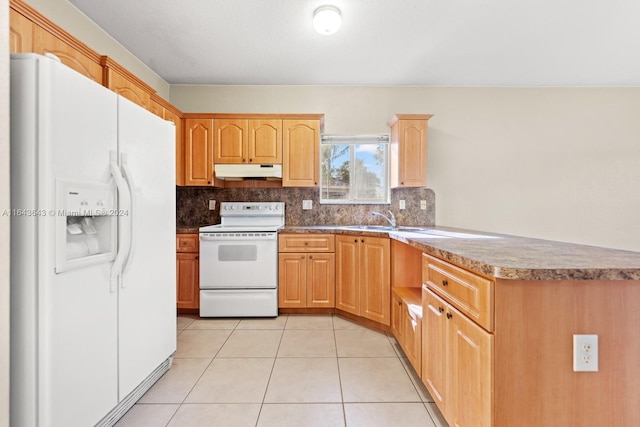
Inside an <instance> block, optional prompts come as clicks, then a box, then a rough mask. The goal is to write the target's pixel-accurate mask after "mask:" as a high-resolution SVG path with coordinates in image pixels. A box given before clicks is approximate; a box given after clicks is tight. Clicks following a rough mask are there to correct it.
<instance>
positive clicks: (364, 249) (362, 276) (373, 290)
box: [336, 235, 391, 326]
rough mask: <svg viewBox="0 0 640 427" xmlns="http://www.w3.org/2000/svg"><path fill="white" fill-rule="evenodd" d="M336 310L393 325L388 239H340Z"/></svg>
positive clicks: (341, 237)
mask: <svg viewBox="0 0 640 427" xmlns="http://www.w3.org/2000/svg"><path fill="white" fill-rule="evenodd" d="M336 309H339V310H343V311H345V312H347V313H351V314H354V315H356V316H361V317H364V318H366V319H370V320H373V321H375V322H378V323H380V324H382V325H385V326H390V325H391V274H390V243H389V238H388V237H369V236H356V235H338V236H336Z"/></svg>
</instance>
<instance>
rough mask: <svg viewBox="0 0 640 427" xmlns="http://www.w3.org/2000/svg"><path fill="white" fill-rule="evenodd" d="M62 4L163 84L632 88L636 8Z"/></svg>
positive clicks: (119, 0) (215, 1)
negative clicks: (337, 14)
mask: <svg viewBox="0 0 640 427" xmlns="http://www.w3.org/2000/svg"><path fill="white" fill-rule="evenodd" d="M70 2H71V3H72V4H74V5H75V6H76V7H77V8H79V9H80V10H81V11H82V12H83V13H84V14H85V15H87V16H88V17H89V18H90V19H91V20H93V21H94V22H96V23H97V24H98V25H99V26H100V27H102V28H103V29H104V30H105V31H106V32H108V33H109V34H110V35H111V36H112V37H114V38H115V39H116V40H118V41H119V42H120V43H121V44H122V45H123V46H124V47H126V48H127V49H128V50H130V51H131V52H132V53H133V54H134V55H135V56H137V57H138V58H139V59H140V60H142V61H143V62H144V63H145V64H147V65H148V66H149V67H150V68H151V69H152V70H154V71H155V72H156V73H157V74H159V75H160V76H161V77H162V78H163V79H164V80H166V81H167V82H168V83H170V84H219V85H402V86H640V1H638V0H180V1H176V0H136V1H131V0H108V1H107V0H102V1H96V0H70ZM324 4H333V5H335V6H337V7H338V8H340V9H341V11H342V18H343V23H342V28H341V29H340V31H338V33H336V34H334V35H331V36H323V35H320V34H317V33H316V32H315V31H314V30H313V27H312V24H311V19H312V16H313V11H314V10H315V9H316V8H317V7H318V6H321V5H324Z"/></svg>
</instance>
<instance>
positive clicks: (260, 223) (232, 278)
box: [199, 202, 284, 317]
mask: <svg viewBox="0 0 640 427" xmlns="http://www.w3.org/2000/svg"><path fill="white" fill-rule="evenodd" d="M220 218H221V222H220V224H215V225H209V226H206V227H201V228H200V230H199V231H200V316H201V317H275V316H277V315H278V229H279V228H281V227H283V226H284V203H283V202H222V203H221V204H220Z"/></svg>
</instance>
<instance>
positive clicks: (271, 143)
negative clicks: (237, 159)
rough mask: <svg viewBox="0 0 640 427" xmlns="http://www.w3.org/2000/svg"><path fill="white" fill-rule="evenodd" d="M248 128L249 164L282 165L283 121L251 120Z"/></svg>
mask: <svg viewBox="0 0 640 427" xmlns="http://www.w3.org/2000/svg"><path fill="white" fill-rule="evenodd" d="M248 126H249V128H248V143H247V152H248V156H249V163H259V164H261V163H266V164H279V163H282V120H279V119H271V120H258V119H250V120H249V124H248Z"/></svg>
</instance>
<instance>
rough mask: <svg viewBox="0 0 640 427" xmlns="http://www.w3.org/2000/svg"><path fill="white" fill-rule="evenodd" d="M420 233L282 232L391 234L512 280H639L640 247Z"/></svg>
mask: <svg viewBox="0 0 640 427" xmlns="http://www.w3.org/2000/svg"><path fill="white" fill-rule="evenodd" d="M420 228H421V230H420V231H424V232H432V233H438V234H431V235H430V234H423V233H420V232H415V231H409V232H395V231H368V230H357V229H349V228H346V227H344V226H337V225H336V226H321V227H284V228H282V229H281V230H280V232H281V233H283V232H286V233H334V234H358V235H371V236H385V237H386V236H389V237H391V238H393V239H396V240H399V241H402V242H404V243H407V244H409V245H411V246H413V247H415V248H417V249H419V250H421V251H423V252H425V253H428V254H430V255H433V256H436V257H438V258H441V259H445V260H448V261H450V262H452V263H454V264H457V265H459V266H461V267H464V268H467V269H468V270H471V271H474V272H477V273H480V274H483V275H486V276H492V277H495V278H498V279H510V280H640V252H631V251H624V250H617V249H608V248H601V247H596V246H586V245H578V244H572V243H565V242H555V241H550V240H542V239H533V238H526V237H518V236H511V235H505V234H494V233H484V232H480V231H473V230H464V229H454V228H448V227H420Z"/></svg>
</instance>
